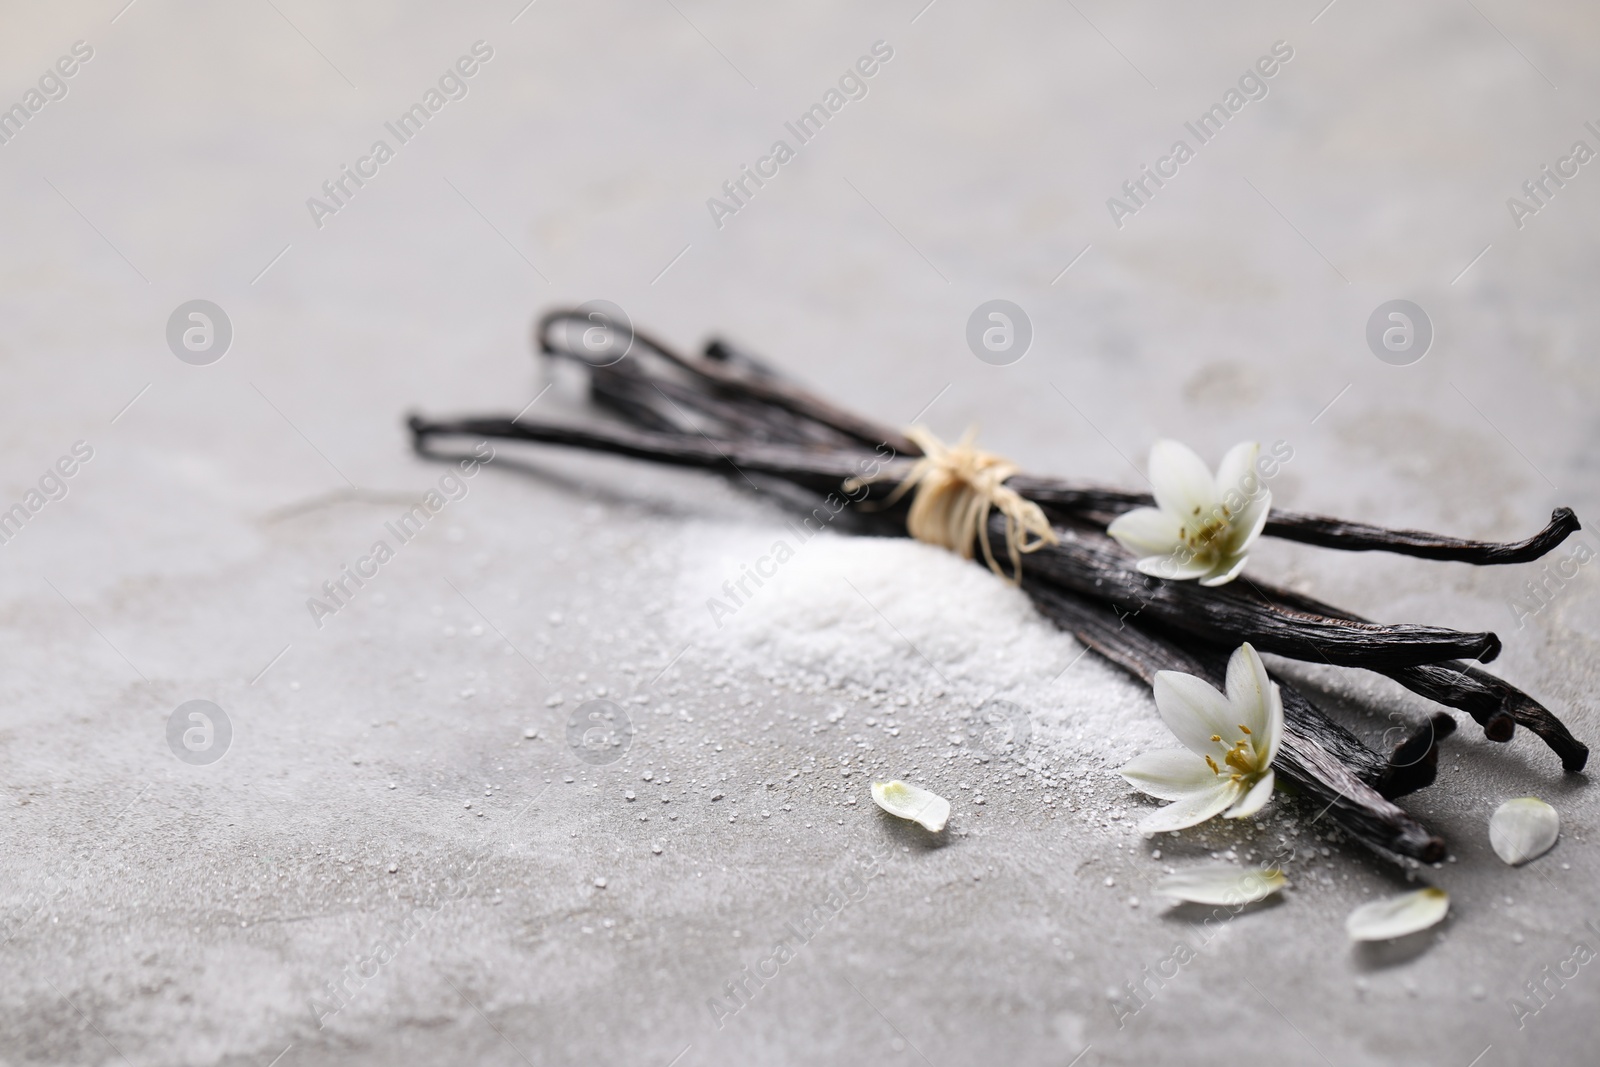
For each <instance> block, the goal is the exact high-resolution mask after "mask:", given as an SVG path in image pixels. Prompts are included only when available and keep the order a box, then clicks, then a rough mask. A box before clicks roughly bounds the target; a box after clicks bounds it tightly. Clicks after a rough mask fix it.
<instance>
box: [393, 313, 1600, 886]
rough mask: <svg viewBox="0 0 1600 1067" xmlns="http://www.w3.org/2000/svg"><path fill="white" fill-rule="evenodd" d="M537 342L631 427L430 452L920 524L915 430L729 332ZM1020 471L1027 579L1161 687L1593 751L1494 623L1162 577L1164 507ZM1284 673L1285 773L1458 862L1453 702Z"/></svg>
mask: <svg viewBox="0 0 1600 1067" xmlns="http://www.w3.org/2000/svg"><path fill="white" fill-rule="evenodd" d="M597 321H603V322H604V325H605V328H606V329H608V330H611V331H613V332H612V334H611V335H609V336H607V338H606V343H605V344H603V345H600V346H596V345H595V343H594V334H593V331H594V330H595V328H596V327H595V323H596V322H597ZM536 342H537V345H538V348H539V350H540V352H541V353H543V354H544V355H545V356H548V357H552V358H562V359H567V360H570V361H572V362H574V363H576V364H578V365H580V366H582V367H584V368H585V369H586V370H587V373H588V376H589V385H590V392H591V397H592V399H593V400H594V401H595V402H596V403H597V404H598V405H599V406H601V407H603V408H605V409H607V410H609V411H610V412H612V413H614V414H615V415H617V416H620V422H621V424H618V423H616V422H610V423H607V424H603V425H602V424H590V425H584V426H579V425H574V424H571V423H565V422H551V421H543V420H539V419H535V418H530V417H528V416H527V415H526V414H523V415H520V416H516V417H486V418H464V419H454V420H447V421H432V420H428V419H424V418H422V417H420V416H415V415H414V416H412V417H411V418H410V420H409V425H410V428H411V431H412V434H413V440H414V444H415V446H416V448H417V450H418V451H419V452H421V453H423V454H434V450H433V448H432V443H433V442H434V440H435V439H436V438H444V437H451V436H461V437H468V438H485V437H498V438H508V439H512V440H520V441H529V442H539V443H544V444H554V445H565V446H569V447H576V448H584V449H591V450H595V451H601V452H611V453H615V454H620V455H625V456H632V457H635V458H639V459H646V460H652V461H654V462H657V463H667V464H673V465H677V466H687V467H702V468H705V469H708V470H713V471H719V472H722V473H724V474H727V475H729V476H731V477H733V478H735V479H738V480H739V481H740V482H741V483H747V484H749V485H752V486H756V487H757V488H759V489H761V490H763V491H773V492H777V493H779V494H780V495H782V496H785V497H788V498H790V499H799V500H801V504H800V506H801V507H804V508H806V509H807V510H809V508H810V507H811V506H813V505H814V504H816V503H818V501H817V500H815V499H811V498H827V497H829V496H832V497H833V498H834V501H835V502H838V501H839V500H841V499H843V500H847V501H849V502H850V503H851V504H853V505H856V509H855V510H856V511H857V512H858V513H859V514H860V516H861V526H862V528H864V529H872V530H875V531H880V532H885V533H900V534H904V533H905V516H906V509H907V507H908V504H909V501H908V500H907V499H903V498H902V499H897V500H893V501H891V500H890V499H889V498H890V497H891V495H892V494H893V491H894V488H895V486H897V485H898V484H899V483H900V481H901V480H902V479H903V478H904V477H905V476H906V475H907V474H908V473H909V472H910V470H911V468H912V466H913V465H914V464H915V462H916V460H917V459H918V457H920V456H921V454H922V453H921V451H920V450H919V449H918V447H917V446H916V445H915V444H914V443H913V442H912V441H910V440H908V439H907V438H906V437H905V435H903V434H902V433H900V432H899V431H896V430H894V429H893V428H890V427H887V426H881V425H878V424H876V423H873V422H871V421H869V420H867V419H864V418H862V417H860V416H858V415H855V414H853V413H851V412H848V411H845V410H843V409H841V408H839V407H836V406H834V405H833V404H831V403H829V402H828V401H826V400H824V399H822V398H821V397H818V396H816V395H814V394H812V393H810V392H808V391H807V390H806V389H804V388H802V387H801V386H800V385H798V384H797V383H796V382H794V381H793V380H791V379H789V378H788V377H786V376H784V375H782V374H780V373H779V372H777V371H775V370H774V369H773V368H771V367H770V366H768V365H767V364H765V363H764V362H762V361H760V360H758V359H756V358H755V357H753V356H751V355H749V354H747V353H745V352H742V351H739V350H738V349H736V348H734V347H732V346H730V345H728V344H726V343H724V342H721V341H713V342H711V343H710V344H709V345H707V346H706V349H705V352H704V354H703V355H701V356H687V355H682V354H680V353H677V352H674V351H673V350H672V349H671V348H669V347H668V346H666V345H665V344H662V343H661V342H660V341H658V340H655V339H653V338H651V337H649V336H647V335H645V334H644V333H642V332H638V331H635V330H633V329H631V328H625V327H618V326H616V325H615V324H614V323H613V322H611V321H610V320H600V319H597V318H596V316H595V313H594V312H593V311H592V310H590V309H588V308H571V309H561V310H557V311H553V312H550V313H548V314H547V315H545V316H544V317H543V318H542V319H541V320H540V321H539V324H538V326H537V329H536ZM1005 484H1006V485H1007V486H1009V487H1010V488H1011V489H1014V490H1016V491H1017V492H1018V493H1020V494H1021V495H1022V496H1023V497H1025V498H1026V499H1028V500H1031V501H1033V502H1035V503H1036V504H1038V505H1039V506H1040V507H1041V508H1042V509H1043V510H1044V512H1045V514H1046V515H1047V516H1048V517H1049V519H1050V522H1051V525H1052V527H1053V528H1054V530H1055V533H1056V535H1057V538H1058V541H1057V543H1055V544H1052V545H1046V546H1044V547H1042V548H1039V549H1038V550H1037V551H1034V552H1032V553H1031V554H1030V555H1028V556H1027V557H1026V565H1025V567H1024V568H1023V569H1022V571H1021V573H1020V580H1021V586H1022V589H1023V590H1024V591H1025V592H1027V593H1028V595H1029V596H1030V597H1031V598H1032V600H1033V602H1034V603H1035V604H1036V605H1037V607H1038V608H1039V610H1040V611H1041V612H1042V613H1043V614H1044V615H1045V616H1047V617H1048V618H1050V619H1051V620H1053V621H1054V622H1055V623H1056V624H1057V625H1058V626H1060V627H1061V628H1062V629H1063V630H1066V631H1068V632H1070V633H1072V634H1073V635H1074V636H1075V637H1077V638H1078V639H1079V640H1080V641H1082V642H1083V643H1084V644H1085V645H1087V646H1088V647H1090V648H1092V649H1094V650H1095V651H1096V652H1098V653H1100V654H1101V655H1103V656H1105V657H1106V658H1107V659H1108V660H1110V661H1111V662H1113V663H1115V664H1117V665H1118V666H1119V667H1122V668H1123V669H1125V670H1127V671H1128V672H1129V673H1131V674H1133V675H1135V676H1136V677H1139V678H1141V679H1143V680H1145V681H1146V682H1148V681H1150V680H1151V679H1152V678H1153V677H1154V675H1155V672H1156V671H1160V670H1177V671H1183V672H1186V673H1189V674H1194V675H1198V676H1200V677H1203V678H1206V679H1207V680H1209V681H1211V682H1212V683H1213V684H1217V685H1220V681H1221V679H1222V677H1223V671H1224V668H1225V664H1226V660H1227V656H1228V653H1229V652H1231V651H1232V650H1233V649H1234V648H1236V647H1238V646H1239V645H1240V644H1241V643H1243V642H1246V641H1248V642H1250V643H1252V644H1253V645H1254V646H1255V647H1256V648H1257V649H1258V650H1260V651H1262V652H1271V653H1275V654H1277V655H1279V656H1282V657H1285V658H1288V659H1296V660H1304V661H1307V662H1311V663H1326V664H1331V665H1334V666H1338V667H1354V668H1361V669H1365V670H1370V671H1376V672H1377V673H1379V674H1383V675H1386V676H1388V677H1389V678H1392V679H1394V680H1395V681H1396V682H1399V683H1400V684H1401V685H1402V686H1404V687H1405V688H1407V689H1410V690H1412V691H1413V692H1415V693H1418V694H1421V695H1422V696H1424V697H1427V698H1428V699H1430V700H1432V701H1435V702H1437V703H1439V704H1441V705H1443V706H1444V707H1446V708H1454V709H1458V710H1461V711H1465V712H1467V713H1468V714H1469V715H1471V716H1472V718H1473V719H1475V720H1476V721H1477V722H1478V723H1479V725H1480V726H1481V727H1482V729H1483V731H1484V734H1485V736H1486V737H1488V738H1490V739H1492V740H1494V741H1501V742H1504V741H1510V740H1511V739H1512V737H1513V736H1514V735H1515V733H1516V728H1517V727H1518V726H1522V727H1524V728H1525V729H1526V730H1528V731H1530V732H1532V733H1533V734H1535V735H1537V736H1538V737H1539V738H1540V739H1541V740H1543V741H1544V742H1545V744H1547V745H1548V746H1549V747H1550V749H1551V750H1552V751H1553V752H1554V753H1555V754H1556V755H1557V756H1558V757H1559V758H1560V760H1561V764H1562V766H1563V768H1564V769H1565V770H1567V771H1569V772H1576V771H1578V770H1581V769H1582V768H1583V765H1584V763H1585V761H1586V760H1587V758H1588V754H1589V750H1588V748H1587V747H1586V746H1585V745H1584V744H1582V743H1581V742H1579V741H1578V740H1577V739H1576V738H1574V737H1573V736H1572V734H1571V732H1570V731H1568V730H1567V728H1566V726H1565V725H1563V724H1562V722H1561V721H1560V720H1559V719H1557V718H1556V717H1555V715H1553V714H1552V713H1551V712H1550V711H1549V710H1548V709H1546V708H1545V707H1544V706H1543V705H1541V704H1540V703H1539V702H1538V701H1536V700H1534V699H1533V698H1532V697H1531V696H1529V695H1527V694H1526V693H1524V692H1522V691H1521V690H1520V689H1517V688H1516V687H1515V686H1512V685H1510V684H1509V683H1507V682H1505V681H1503V680H1501V679H1499V678H1497V677H1495V676H1494V675H1491V674H1489V673H1487V672H1485V671H1483V670H1481V669H1480V668H1479V667H1477V666H1474V665H1472V662H1469V661H1473V662H1476V663H1486V662H1488V661H1490V660H1492V659H1494V658H1495V656H1496V655H1498V653H1499V651H1500V640H1499V638H1497V637H1496V636H1495V635H1494V634H1492V633H1465V632H1461V631H1457V630H1451V629H1446V628H1443V627H1437V626H1421V625H1412V624H1404V623H1395V624H1384V623H1376V622H1372V621H1369V620H1367V619H1363V618H1361V617H1359V616H1356V615H1353V614H1351V613H1349V612H1345V611H1341V610H1340V609H1338V608H1334V607H1331V606H1330V605H1328V604H1324V603H1322V602H1320V601H1317V600H1313V599H1311V598H1309V597H1305V596H1302V595H1299V594H1296V593H1293V592H1291V591H1289V590H1286V589H1282V588H1278V587H1275V586H1272V585H1269V584H1266V583H1262V582H1257V581H1254V580H1252V581H1249V582H1233V583H1230V584H1228V585H1226V586H1222V587H1218V588H1205V587H1201V586H1200V585H1198V584H1197V583H1195V582H1192V581H1188V582H1186V581H1168V580H1163V579H1160V578H1155V577H1151V576H1149V575H1146V574H1142V573H1140V572H1139V571H1138V570H1136V569H1135V567H1134V562H1135V561H1134V559H1133V558H1132V557H1131V556H1130V555H1129V554H1128V553H1127V552H1126V551H1125V550H1124V549H1123V548H1122V547H1121V546H1119V545H1118V544H1116V542H1114V541H1113V540H1111V538H1110V537H1109V536H1108V535H1107V534H1106V532H1105V530H1106V526H1107V524H1108V523H1109V522H1110V521H1111V520H1112V519H1114V518H1115V517H1116V516H1117V515H1119V514H1121V513H1123V512H1126V511H1129V510H1131V509H1132V508H1135V507H1140V506H1143V505H1147V504H1149V503H1150V502H1151V498H1150V496H1149V495H1147V494H1142V493H1133V492H1125V491H1122V490H1117V489H1108V488H1101V487H1096V486H1088V485H1081V484H1076V483H1072V482H1067V481H1063V480H1060V479H1055V478H1045V477H1038V476H1030V475H1025V474H1018V475H1015V476H1013V477H1012V478H1010V479H1009V480H1008V481H1007V482H1006V483H1005ZM796 490H798V491H799V492H798V493H796ZM863 505H864V506H863ZM989 523H990V530H989V536H990V539H991V541H992V542H994V543H997V544H998V543H1004V541H1005V538H1006V529H1005V521H1004V519H1003V518H1002V517H1001V516H1000V515H999V514H993V515H991V516H990V518H989ZM1578 528H1579V524H1578V520H1577V517H1576V516H1575V515H1574V514H1573V512H1572V511H1571V510H1570V509H1568V508H1559V509H1557V510H1556V511H1555V513H1554V514H1553V515H1552V516H1551V519H1550V523H1549V525H1547V526H1546V527H1545V528H1544V529H1543V530H1541V531H1539V532H1538V533H1537V534H1535V535H1534V536H1533V537H1530V538H1528V539H1527V540H1526V541H1521V542H1516V543H1493V542H1482V541H1472V540H1465V539H1460V538H1454V537H1445V536H1441V535H1437V534H1431V533H1424V532H1420V531H1415V530H1390V529H1385V528H1382V527H1378V526H1370V525H1366V524H1364V523H1355V522H1345V521H1342V520H1339V519H1333V518H1327V517H1323V516H1317V515H1303V514H1295V513H1290V512H1285V511H1282V510H1280V509H1273V510H1272V511H1271V513H1270V515H1269V517H1268V520H1267V523H1266V527H1265V529H1264V530H1263V535H1264V536H1268V537H1279V538H1284V539H1286V540H1292V541H1300V542H1304V543H1307V544H1313V545H1318V546H1321V547H1324V548H1331V549H1340V550H1346V551H1372V550H1379V551H1387V552H1394V553H1399V554H1402V555H1410V556H1419V557H1421V558H1424V559H1436V560H1455V561H1460V562H1465V563H1473V564H1479V565H1489V564H1512V563H1526V562H1529V561H1532V560H1536V559H1538V558H1539V557H1541V556H1543V555H1544V554H1545V553H1547V552H1549V551H1551V550H1552V549H1554V548H1555V547H1556V546H1557V545H1559V544H1560V543H1561V542H1562V541H1563V540H1565V539H1566V538H1567V537H1568V536H1569V535H1570V534H1572V533H1573V532H1574V531H1575V530H1577V529H1578ZM1276 680H1277V682H1278V683H1279V686H1280V688H1281V691H1282V694H1283V703H1284V716H1285V731H1284V740H1283V744H1282V747H1281V749H1280V751H1279V755H1278V757H1277V761H1276V763H1275V764H1274V766H1275V768H1276V770H1277V771H1278V773H1279V775H1280V781H1284V782H1286V783H1288V784H1289V785H1291V786H1293V787H1294V788H1295V789H1296V790H1297V791H1298V792H1300V793H1301V794H1302V795H1304V796H1306V797H1307V798H1308V799H1309V800H1310V801H1311V803H1313V804H1314V805H1315V807H1316V809H1318V810H1319V811H1320V812H1323V813H1325V816H1324V817H1326V818H1328V819H1330V820H1332V821H1334V822H1335V823H1337V824H1338V825H1339V826H1340V827H1342V828H1343V830H1344V831H1345V832H1346V833H1347V834H1348V835H1349V836H1350V837H1352V838H1353V839H1355V840H1357V841H1360V842H1361V843H1362V844H1364V845H1366V846H1367V847H1369V848H1370V849H1372V850H1373V851H1374V852H1376V853H1378V854H1379V855H1380V856H1383V857H1384V858H1386V859H1389V860H1394V861H1400V862H1403V861H1405V860H1414V861H1421V862H1428V863H1432V862H1438V861H1439V860H1441V859H1443V858H1444V856H1445V843H1444V841H1443V839H1441V838H1440V837H1439V836H1438V835H1437V834H1435V833H1433V832H1432V831H1430V830H1429V829H1428V828H1427V827H1425V826H1423V825H1422V824H1421V823H1419V822H1418V821H1417V820H1416V819H1414V818H1412V817H1411V816H1410V815H1409V814H1407V813H1406V812H1405V811H1404V810H1403V809H1401V808H1400V807H1398V806H1397V805H1396V804H1395V803H1394V802H1393V800H1394V798H1395V797H1398V796H1402V795H1404V794H1406V793H1409V792H1412V791H1415V790H1417V789H1420V788H1422V787H1424V786H1426V785H1429V784H1431V783H1432V781H1433V780H1434V777H1435V774H1436V770H1437V759H1438V742H1439V739H1440V738H1442V737H1443V736H1445V735H1447V734H1448V733H1450V732H1451V731H1453V730H1454V729H1455V726H1456V723H1455V719H1454V717H1453V716H1451V715H1450V714H1449V713H1448V712H1445V711H1438V712H1435V713H1434V714H1433V715H1432V716H1431V717H1428V718H1425V719H1423V720H1422V721H1420V722H1414V723H1412V724H1411V725H1410V726H1408V727H1407V728H1406V730H1405V736H1404V737H1403V739H1402V740H1401V741H1400V743H1399V744H1398V745H1396V746H1395V748H1394V750H1393V751H1392V752H1390V753H1388V754H1387V755H1383V754H1379V753H1377V752H1374V751H1372V750H1371V749H1370V748H1368V747H1367V746H1366V745H1364V744H1363V743H1362V742H1361V741H1360V740H1359V739H1358V738H1357V737H1356V736H1355V735H1354V734H1352V733H1351V732H1350V731H1348V730H1347V729H1345V728H1344V727H1343V726H1341V725H1339V724H1338V723H1336V722H1334V721H1333V720H1332V719H1330V718H1329V717H1328V716H1327V715H1326V714H1324V713H1323V712H1322V711H1321V710H1319V709H1318V708H1317V707H1316V705H1315V704H1313V703H1312V702H1311V701H1310V700H1309V699H1307V697H1306V696H1305V695H1304V694H1303V693H1302V692H1301V691H1300V690H1299V689H1297V688H1296V687H1295V686H1294V685H1292V684H1290V683H1289V682H1288V681H1287V680H1286V679H1284V678H1282V677H1277V678H1276ZM1374 711H1376V709H1374Z"/></svg>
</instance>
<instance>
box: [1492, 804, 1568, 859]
mask: <svg viewBox="0 0 1600 1067" xmlns="http://www.w3.org/2000/svg"><path fill="white" fill-rule="evenodd" d="M1560 834H1561V816H1559V815H1557V814H1556V809H1555V808H1552V807H1551V806H1550V805H1548V804H1546V803H1545V802H1544V801H1542V800H1540V799H1539V798H1538V797H1518V798H1517V799H1516V800H1508V801H1506V802H1505V803H1504V804H1502V805H1500V806H1499V807H1498V808H1496V809H1494V814H1493V815H1491V816H1490V817H1489V844H1491V845H1493V846H1494V852H1495V855H1497V856H1499V857H1500V858H1501V859H1503V860H1505V861H1506V862H1507V863H1509V864H1511V866H1513V867H1520V866H1521V865H1522V864H1524V863H1527V862H1528V861H1529V860H1531V859H1537V858H1538V857H1540V856H1542V855H1544V854H1545V853H1546V852H1549V851H1550V848H1551V846H1552V845H1554V844H1555V843H1556V838H1557V837H1558V836H1560Z"/></svg>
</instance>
